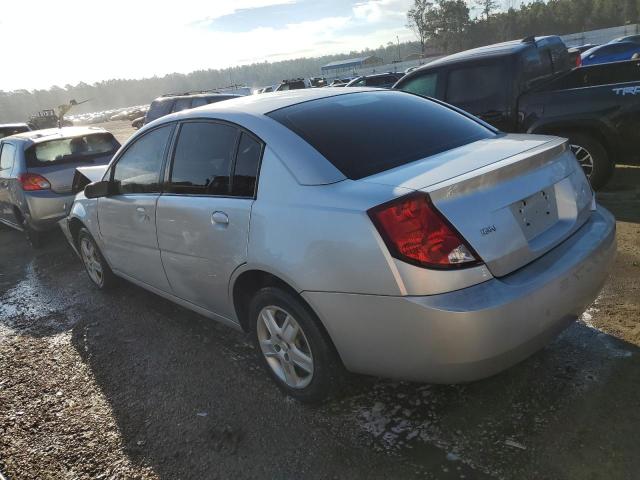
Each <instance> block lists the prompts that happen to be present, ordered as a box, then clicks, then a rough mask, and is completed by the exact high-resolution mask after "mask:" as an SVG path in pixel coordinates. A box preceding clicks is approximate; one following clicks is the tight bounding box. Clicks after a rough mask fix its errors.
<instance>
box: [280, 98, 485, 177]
mask: <svg viewBox="0 0 640 480" xmlns="http://www.w3.org/2000/svg"><path fill="white" fill-rule="evenodd" d="M268 116H270V117H271V118H273V119H274V120H276V121H278V122H280V123H281V124H283V125H284V126H286V127H287V128H289V129H290V130H292V131H293V132H295V133H296V134H298V135H299V136H300V137H302V138H303V139H304V140H305V141H306V142H307V143H309V144H310V145H311V146H313V147H314V148H315V149H316V150H317V151H318V152H320V153H321V154H322V155H324V157H325V158H326V159H327V160H329V162H331V163H332V164H333V165H334V166H335V167H336V168H337V169H338V170H340V171H341V172H342V173H343V174H344V175H345V176H346V177H348V178H350V179H354V180H355V179H359V178H363V177H367V176H369V175H373V174H376V173H379V172H383V171H385V170H388V169H390V168H395V167H398V166H400V165H404V164H407V163H410V162H413V161H416V160H420V159H423V158H426V157H429V156H431V155H435V154H437V153H440V152H444V151H446V150H450V149H452V148H456V147H459V146H461V145H466V144H468V143H471V142H474V141H476V140H480V139H483V138H490V137H493V136H495V133H493V131H492V130H490V129H488V128H486V127H484V126H483V125H482V124H480V123H478V122H476V121H475V120H473V119H471V118H469V117H467V116H465V115H462V114H461V113H458V112H456V111H455V110H452V109H451V108H448V107H446V106H444V105H440V104H439V103H436V102H434V101H432V100H428V99H426V98H423V97H420V96H417V95H410V94H408V93H403V92H399V91H397V90H387V91H371V92H356V93H349V94H346V95H336V96H333V97H327V98H322V99H318V100H312V101H307V102H304V103H298V104H296V105H292V106H290V107H285V108H281V109H278V110H275V111H273V112H270V113H269V114H268Z"/></svg>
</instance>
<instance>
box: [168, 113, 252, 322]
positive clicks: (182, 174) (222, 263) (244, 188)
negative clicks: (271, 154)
mask: <svg viewBox="0 0 640 480" xmlns="http://www.w3.org/2000/svg"><path fill="white" fill-rule="evenodd" d="M262 150H263V145H262V143H261V142H260V141H259V140H258V139H257V138H256V137H255V136H253V135H252V134H250V133H249V132H246V131H244V130H242V129H240V128H238V127H236V126H234V125H230V124H226V123H221V122H215V121H204V120H198V121H189V122H184V123H182V125H181V126H180V129H179V133H178V136H177V141H176V143H175V148H174V152H173V156H172V157H173V158H172V161H171V164H170V166H169V167H168V169H167V174H166V177H167V181H166V183H165V188H164V193H163V194H162V195H161V197H160V198H159V200H158V209H157V225H158V244H159V246H160V252H161V256H162V262H163V264H164V268H165V271H166V273H167V278H168V279H169V283H170V284H171V288H172V291H173V293H174V294H175V295H176V296H178V297H180V298H182V299H184V300H187V301H189V302H191V303H193V304H195V305H197V306H199V307H202V308H205V309H206V310H209V311H210V312H213V313H215V314H218V315H220V316H222V317H225V318H232V315H233V314H232V305H231V304H230V301H229V296H228V286H229V280H230V277H231V274H232V273H233V271H234V270H235V269H236V268H237V267H238V266H240V265H242V264H243V263H245V262H246V259H247V242H248V235H249V218H250V215H251V206H252V204H253V201H254V195H255V187H256V178H257V172H258V166H259V163H260V158H261V156H262Z"/></svg>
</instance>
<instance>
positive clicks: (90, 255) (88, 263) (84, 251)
mask: <svg viewBox="0 0 640 480" xmlns="http://www.w3.org/2000/svg"><path fill="white" fill-rule="evenodd" d="M78 250H79V251H80V258H82V263H83V264H84V268H85V270H86V271H87V275H89V278H90V279H91V281H92V282H93V284H94V285H95V286H96V287H98V288H99V289H101V290H105V289H107V288H110V287H112V286H113V285H114V284H115V281H116V278H115V275H114V274H113V272H112V271H111V268H110V267H109V264H108V263H107V262H106V261H105V259H104V257H103V256H102V253H101V252H100V249H99V248H98V245H97V244H96V242H95V240H94V239H93V237H92V236H91V234H90V233H89V230H87V229H86V228H82V229H80V232H79V233H78Z"/></svg>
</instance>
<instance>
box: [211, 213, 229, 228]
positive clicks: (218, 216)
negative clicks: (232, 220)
mask: <svg viewBox="0 0 640 480" xmlns="http://www.w3.org/2000/svg"><path fill="white" fill-rule="evenodd" d="M211 223H217V224H219V225H228V224H229V216H228V215H227V214H226V213H224V212H220V211H217V212H213V213H212V214H211Z"/></svg>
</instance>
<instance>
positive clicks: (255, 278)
mask: <svg viewBox="0 0 640 480" xmlns="http://www.w3.org/2000/svg"><path fill="white" fill-rule="evenodd" d="M263 287H280V288H282V289H283V290H286V291H287V292H289V293H291V294H292V295H295V296H296V297H300V295H298V292H297V291H296V290H295V289H294V288H293V287H291V286H290V285H289V284H287V282H285V281H284V280H281V279H280V278H278V277H276V276H275V275H272V274H271V273H267V272H264V271H262V270H249V271H246V272H243V273H242V274H240V276H239V277H238V279H237V280H236V281H235V283H234V284H233V307H234V308H235V311H236V315H237V316H238V320H239V321H240V325H241V326H242V329H243V330H244V331H245V332H248V331H249V330H250V326H249V302H250V301H251V297H253V295H254V294H255V293H256V292H257V291H258V290H260V289H261V288H263ZM303 301H304V300H303ZM305 303H306V302H305Z"/></svg>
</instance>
